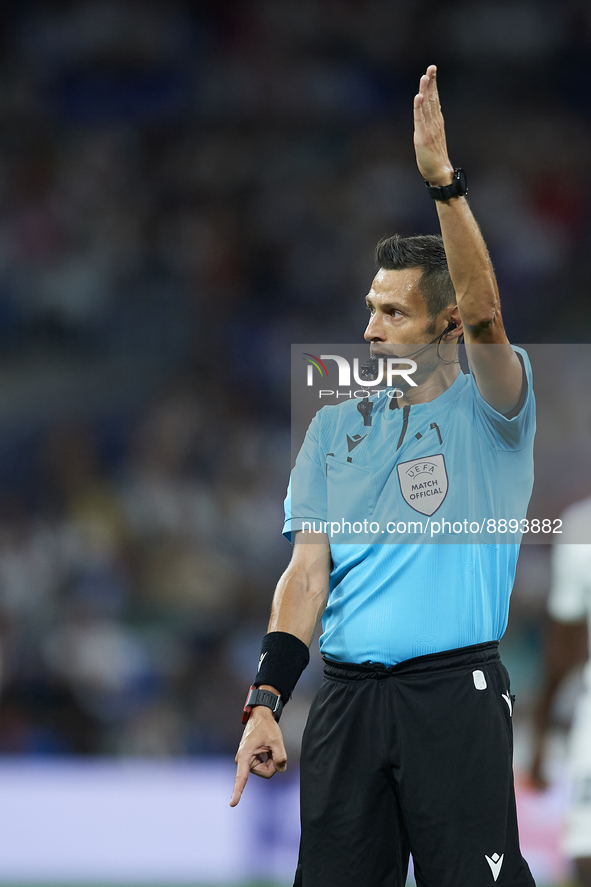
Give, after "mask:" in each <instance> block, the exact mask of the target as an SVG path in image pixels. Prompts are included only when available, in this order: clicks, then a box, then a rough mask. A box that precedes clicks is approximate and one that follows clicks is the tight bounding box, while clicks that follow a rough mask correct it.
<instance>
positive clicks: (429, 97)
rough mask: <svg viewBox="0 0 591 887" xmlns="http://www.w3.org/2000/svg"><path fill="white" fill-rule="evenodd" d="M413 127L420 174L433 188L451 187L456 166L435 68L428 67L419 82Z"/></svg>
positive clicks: (433, 66) (432, 66)
mask: <svg viewBox="0 0 591 887" xmlns="http://www.w3.org/2000/svg"><path fill="white" fill-rule="evenodd" d="M414 125H415V131H414V145H415V153H416V158H417V166H418V167H419V172H420V173H421V175H422V176H423V178H424V179H426V180H427V181H428V182H429V184H430V185H449V184H451V181H452V179H453V166H452V165H451V163H450V160H449V156H448V154H447V143H446V140H445V124H444V121H443V114H442V113H441V105H440V103H439V93H438V91H437V68H436V67H435V65H429V67H428V68H427V72H426V73H425V74H423V76H422V77H421V79H420V81H419V91H418V93H417V94H416V96H415V98H414Z"/></svg>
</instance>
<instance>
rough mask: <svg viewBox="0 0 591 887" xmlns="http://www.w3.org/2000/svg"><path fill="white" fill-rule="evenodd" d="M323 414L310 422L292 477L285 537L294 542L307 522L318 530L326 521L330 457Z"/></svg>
mask: <svg viewBox="0 0 591 887" xmlns="http://www.w3.org/2000/svg"><path fill="white" fill-rule="evenodd" d="M321 412H322V411H321V410H320V411H319V412H318V413H317V414H316V415H315V416H314V418H313V419H312V421H311V423H310V426H309V428H308V430H307V432H306V437H305V438H304V443H303V444H302V447H301V449H300V452H299V453H298V457H297V459H296V462H295V465H294V467H293V470H292V472H291V476H290V478H289V486H288V488H287V496H286V498H285V505H284V507H285V523H284V525H283V535H284V536H285V537H286V539H288V540H289V541H290V542H293V538H294V537H293V534H294V533H295V532H296V531H297V530H301V529H302V525H303V524H304V522H306V523H308V522H309V523H310V524H315V525H316V528H318V526H319V524H321V523H322V522H323V521H325V520H326V454H325V453H323V451H322V447H321V445H320V440H319V434H320V423H321V421H322V420H321Z"/></svg>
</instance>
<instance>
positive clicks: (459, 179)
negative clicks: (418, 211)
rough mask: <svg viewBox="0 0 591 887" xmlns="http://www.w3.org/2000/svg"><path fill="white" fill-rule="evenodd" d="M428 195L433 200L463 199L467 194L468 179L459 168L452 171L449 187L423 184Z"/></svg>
mask: <svg viewBox="0 0 591 887" xmlns="http://www.w3.org/2000/svg"><path fill="white" fill-rule="evenodd" d="M425 186H426V188H427V191H428V192H429V195H430V196H431V197H432V198H433V200H451V198H452V197H463V196H464V194H467V192H468V179H467V178H466V173H465V172H464V170H463V169H462V167H461V166H456V168H455V169H454V178H453V182H452V183H451V185H443V186H441V185H430V184H429V182H425Z"/></svg>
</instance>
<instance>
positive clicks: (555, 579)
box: [548, 498, 591, 691]
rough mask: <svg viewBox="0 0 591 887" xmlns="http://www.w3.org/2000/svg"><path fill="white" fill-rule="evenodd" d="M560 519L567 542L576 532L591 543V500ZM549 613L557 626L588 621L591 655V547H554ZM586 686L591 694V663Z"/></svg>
mask: <svg viewBox="0 0 591 887" xmlns="http://www.w3.org/2000/svg"><path fill="white" fill-rule="evenodd" d="M561 517H562V520H563V531H564V534H565V536H566V537H567V538H568V535H569V534H570V532H571V531H573V530H574V531H575V533H576V536H578V537H579V538H580V537H581V532H583V533H584V537H583V538H586V539H591V498H589V499H584V500H583V501H581V502H576V503H575V504H574V505H571V506H570V508H567V509H566V511H565V512H564V513H563V514H562V516H561ZM571 538H572V536H571ZM548 612H549V614H550V616H551V617H552V618H553V619H555V620H556V621H557V622H583V621H584V620H585V619H586V620H587V626H588V629H589V650H590V651H591V544H590V545H587V544H584V543H579V544H574V543H573V544H571V543H564V544H560V543H558V544H557V545H555V546H554V548H553V550H552V584H551V587H550V595H549V597H548ZM585 686H586V688H587V689H588V690H589V691H591V659H590V660H589V662H588V663H587V665H586V666H585Z"/></svg>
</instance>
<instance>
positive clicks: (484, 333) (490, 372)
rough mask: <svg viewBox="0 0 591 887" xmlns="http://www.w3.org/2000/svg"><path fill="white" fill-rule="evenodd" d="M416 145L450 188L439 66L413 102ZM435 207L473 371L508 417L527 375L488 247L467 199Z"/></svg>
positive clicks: (421, 163)
mask: <svg viewBox="0 0 591 887" xmlns="http://www.w3.org/2000/svg"><path fill="white" fill-rule="evenodd" d="M414 144H415V152H416V158H417V165H418V168H419V172H420V173H421V175H422V176H423V178H424V179H425V180H426V181H427V182H429V184H430V185H440V186H445V185H450V184H451V182H452V180H453V172H454V168H453V166H452V165H451V162H450V160H449V155H448V153H447V143H446V138H445V125H444V120H443V114H442V113H441V105H440V102H439V94H438V91H437V68H436V67H435V65H430V66H429V67H428V68H427V72H426V73H425V74H423V76H422V77H421V80H420V83H419V92H418V93H417V95H416V96H415V99H414ZM436 205H437V213H438V215H439V224H440V226H441V234H442V237H443V245H444V247H445V253H446V256H447V263H448V267H449V273H450V276H451V279H452V282H453V285H454V289H455V291H456V298H457V305H458V313H459V319H460V320H461V323H462V328H463V333H464V340H465V342H466V348H467V354H468V360H469V361H470V368H471V370H472V373H473V374H474V378H475V380H476V383H477V385H478V388H479V390H480V393H481V394H482V396H483V397H484V399H485V400H486V401H487V403H489V404H490V405H491V406H492V407H493V408H494V409H496V410H498V412H500V413H508V412H509V411H510V410H512V409H513V407H514V406H515V405H516V404H517V402H518V400H519V395H520V393H521V385H522V370H521V364H520V362H519V359H518V358H517V356H516V354H515V352H514V351H513V349H512V348H511V346H510V344H509V340H508V339H507V336H506V333H505V329H504V327H503V319H502V317H501V303H500V299H499V291H498V287H497V282H496V278H495V274H494V271H493V267H492V263H491V260H490V256H489V254H488V250H487V248H486V244H485V242H484V239H483V237H482V234H481V233H480V229H479V227H478V225H477V223H476V220H475V218H474V216H473V214H472V211H471V209H470V206H469V205H468V201H467V200H466V198H465V197H453V198H451V200H437V201H436ZM458 328H459V325H458ZM479 345H495V346H496V347H494V348H479V347H478V346H479Z"/></svg>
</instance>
